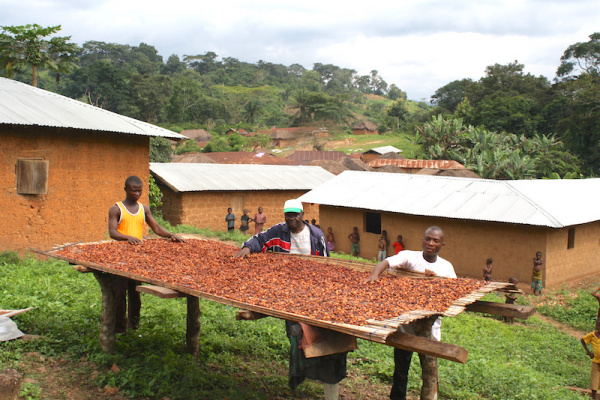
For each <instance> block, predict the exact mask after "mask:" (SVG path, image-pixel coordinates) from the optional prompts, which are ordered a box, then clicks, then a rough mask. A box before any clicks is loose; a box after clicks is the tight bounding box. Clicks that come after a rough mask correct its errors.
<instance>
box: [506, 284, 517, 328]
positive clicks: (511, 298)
mask: <svg viewBox="0 0 600 400" xmlns="http://www.w3.org/2000/svg"><path fill="white" fill-rule="evenodd" d="M508 283H512V284H513V285H515V286H517V283H519V281H518V280H517V278H515V277H512V276H511V277H510V278H509V279H508ZM504 297H506V302H505V303H506V304H515V301H517V294H516V293H514V292H510V293H505V294H504ZM502 319H503V321H504V322H509V323H511V324H512V323H514V322H515V318H514V317H502Z"/></svg>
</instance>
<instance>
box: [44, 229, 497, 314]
mask: <svg viewBox="0 0 600 400" xmlns="http://www.w3.org/2000/svg"><path fill="white" fill-rule="evenodd" d="M238 250H239V248H237V247H235V246H231V245H228V244H224V243H221V242H216V241H211V240H208V241H207V240H200V239H188V240H187V241H186V242H185V243H175V242H170V241H167V240H146V241H144V242H143V244H141V245H130V244H128V243H127V242H106V243H101V244H82V245H76V246H71V247H67V248H64V249H62V250H58V251H56V252H54V253H53V254H56V255H59V256H62V257H66V258H69V259H73V260H77V261H82V262H90V263H95V264H100V265H103V266H106V267H110V268H112V269H116V270H119V271H123V272H126V273H130V274H135V275H138V276H140V277H146V278H151V279H153V280H156V281H160V282H164V283H169V284H171V285H175V286H176V287H180V288H190V289H194V290H197V291H199V292H202V293H207V294H210V295H214V296H219V297H222V298H227V299H231V300H234V301H237V302H242V303H245V304H250V305H256V306H262V307H266V308H269V309H273V310H277V311H281V312H287V313H293V314H300V315H303V316H306V317H309V318H313V319H319V320H323V321H330V322H338V323H346V324H352V325H366V324H367V322H366V321H367V320H369V319H375V320H385V319H389V318H393V317H397V316H399V315H401V314H404V313H406V312H409V311H415V310H427V311H434V312H439V313H440V314H441V313H443V312H444V311H445V310H447V309H448V307H450V305H452V303H453V302H454V301H456V300H457V299H460V298H462V297H464V296H466V295H468V294H469V293H472V292H474V291H476V290H477V289H479V288H480V287H482V286H483V285H485V282H483V281H479V280H474V279H463V278H459V279H414V278H405V277H397V276H389V275H385V274H384V275H382V276H381V278H380V279H379V281H377V282H374V283H365V280H366V279H367V278H368V276H369V273H368V272H362V271H356V270H353V269H349V268H346V267H343V266H339V265H335V259H330V261H328V263H327V264H323V263H317V262H314V261H311V260H310V259H305V258H299V257H294V256H289V257H281V256H275V255H273V254H268V253H267V254H252V255H250V256H248V257H246V258H243V259H242V258H235V257H234V255H235V253H236V252H237V251H238Z"/></svg>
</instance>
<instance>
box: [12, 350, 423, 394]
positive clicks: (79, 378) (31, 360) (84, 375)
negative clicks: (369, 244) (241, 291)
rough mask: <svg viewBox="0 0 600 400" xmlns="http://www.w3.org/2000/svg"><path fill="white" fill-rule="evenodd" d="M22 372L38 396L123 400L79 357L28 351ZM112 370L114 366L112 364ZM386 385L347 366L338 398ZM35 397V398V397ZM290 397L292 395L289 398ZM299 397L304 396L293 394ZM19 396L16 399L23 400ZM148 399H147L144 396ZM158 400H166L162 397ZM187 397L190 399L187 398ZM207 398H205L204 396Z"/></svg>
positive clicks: (371, 391) (374, 391)
mask: <svg viewBox="0 0 600 400" xmlns="http://www.w3.org/2000/svg"><path fill="white" fill-rule="evenodd" d="M19 367H20V368H19V369H20V370H21V371H27V373H25V374H24V376H23V379H22V383H23V385H25V386H26V385H27V384H28V383H29V384H35V385H36V386H38V387H40V388H41V398H42V399H51V400H127V399H129V398H128V397H124V396H122V395H121V393H119V389H118V388H114V387H108V386H107V387H104V388H99V387H97V386H96V385H95V384H94V377H95V376H96V375H97V374H98V370H99V367H98V366H96V365H95V364H93V363H91V362H88V361H86V360H85V359H82V360H80V361H79V362H78V363H73V362H71V361H67V360H65V359H54V358H52V357H48V358H46V357H44V356H42V355H40V354H38V353H28V354H26V356H25V357H24V358H23V360H22V361H21V363H20V366H19ZM112 368H113V369H114V370H116V369H118V366H116V365H113V366H112ZM389 389H390V388H389V385H384V384H381V383H372V382H371V381H369V380H368V379H367V378H365V377H359V376H358V370H356V369H352V368H349V370H348V379H345V380H343V381H342V383H341V385H340V399H342V400H378V399H385V398H387V396H388V394H389ZM36 398H37V397H36ZM292 398H293V397H292ZM295 398H303V399H306V397H304V396H300V397H298V396H296V397H295ZM25 399H26V397H21V398H19V400H25ZM408 399H409V400H416V399H418V395H417V394H416V393H412V394H411V396H409V397H408ZM148 400H149V399H148ZM161 400H170V399H169V398H166V397H165V398H162V399H161ZM190 400H191V399H190ZM207 400H208V399H207Z"/></svg>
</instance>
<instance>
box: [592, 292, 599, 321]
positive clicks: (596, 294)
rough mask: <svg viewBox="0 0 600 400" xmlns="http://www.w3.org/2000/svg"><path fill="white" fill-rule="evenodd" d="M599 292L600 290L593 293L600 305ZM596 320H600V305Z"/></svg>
mask: <svg viewBox="0 0 600 400" xmlns="http://www.w3.org/2000/svg"><path fill="white" fill-rule="evenodd" d="M598 291H600V288H598V289H596V290H594V291H593V292H592V296H594V297H595V298H596V300H598V303H600V294H598ZM596 318H597V319H600V305H599V306H598V316H597V317H596Z"/></svg>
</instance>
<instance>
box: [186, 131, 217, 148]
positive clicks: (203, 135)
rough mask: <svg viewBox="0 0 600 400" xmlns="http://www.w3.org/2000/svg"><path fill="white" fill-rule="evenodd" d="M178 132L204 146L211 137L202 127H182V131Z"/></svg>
mask: <svg viewBox="0 0 600 400" xmlns="http://www.w3.org/2000/svg"><path fill="white" fill-rule="evenodd" d="M179 134H181V135H183V136H185V137H187V138H188V139H193V140H195V141H196V143H197V144H198V146H200V147H204V146H206V144H207V143H208V142H209V141H210V139H212V135H211V134H210V133H208V132H207V131H205V130H204V129H184V130H183V131H181V132H179Z"/></svg>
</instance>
